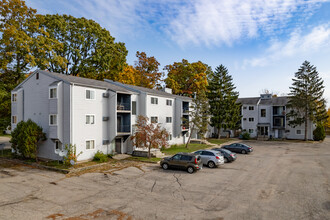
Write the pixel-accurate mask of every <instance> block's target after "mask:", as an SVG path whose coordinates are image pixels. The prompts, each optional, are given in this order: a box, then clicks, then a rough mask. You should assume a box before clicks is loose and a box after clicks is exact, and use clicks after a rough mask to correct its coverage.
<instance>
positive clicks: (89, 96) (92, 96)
mask: <svg viewBox="0 0 330 220" xmlns="http://www.w3.org/2000/svg"><path fill="white" fill-rule="evenodd" d="M86 99H95V91H93V90H90V89H86Z"/></svg>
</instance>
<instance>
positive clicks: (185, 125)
mask: <svg viewBox="0 0 330 220" xmlns="http://www.w3.org/2000/svg"><path fill="white" fill-rule="evenodd" d="M181 129H182V131H188V130H189V125H188V124H183V125H182V127H181Z"/></svg>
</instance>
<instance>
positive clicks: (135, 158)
mask: <svg viewBox="0 0 330 220" xmlns="http://www.w3.org/2000/svg"><path fill="white" fill-rule="evenodd" d="M126 160H134V161H140V162H153V163H156V162H158V161H160V160H161V158H157V157H151V158H150V159H149V158H148V157H129V158H127V159H126Z"/></svg>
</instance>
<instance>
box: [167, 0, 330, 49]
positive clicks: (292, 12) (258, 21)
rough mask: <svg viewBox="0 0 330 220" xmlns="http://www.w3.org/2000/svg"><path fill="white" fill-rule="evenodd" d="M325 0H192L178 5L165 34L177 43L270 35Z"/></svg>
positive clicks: (227, 41)
mask: <svg viewBox="0 0 330 220" xmlns="http://www.w3.org/2000/svg"><path fill="white" fill-rule="evenodd" d="M324 1H325V0H307V1H304V0H245V1H241V0H228V1H225V0H223V1H215V0H194V1H192V3H191V4H188V5H185V6H184V8H181V9H180V11H179V14H178V15H177V16H176V17H175V18H174V20H173V21H171V22H170V24H169V27H168V29H167V31H168V34H170V35H171V37H172V39H173V40H174V41H176V42H177V43H178V44H179V45H183V46H184V45H189V44H191V43H194V44H205V45H210V46H211V45H221V44H226V45H232V44H233V43H234V42H236V41H237V40H241V39H244V38H255V37H257V36H258V35H259V34H260V33H261V32H263V33H266V34H269V35H272V33H273V32H274V31H281V30H282V29H284V27H286V25H287V22H288V21H289V20H290V19H291V18H292V17H294V16H295V19H297V17H299V19H306V17H308V16H310V15H311V12H312V11H313V10H315V9H316V8H318V7H319V6H320V4H319V3H320V2H324Z"/></svg>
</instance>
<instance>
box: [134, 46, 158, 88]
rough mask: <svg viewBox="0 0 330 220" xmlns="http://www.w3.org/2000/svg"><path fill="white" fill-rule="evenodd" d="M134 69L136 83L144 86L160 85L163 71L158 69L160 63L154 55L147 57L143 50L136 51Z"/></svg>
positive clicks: (153, 86)
mask: <svg viewBox="0 0 330 220" xmlns="http://www.w3.org/2000/svg"><path fill="white" fill-rule="evenodd" d="M136 57H137V58H138V60H137V61H135V65H134V67H135V70H136V82H135V83H136V85H137V86H142V87H146V88H150V89H153V88H156V87H159V86H160V83H161V77H162V76H163V73H162V72H160V71H159V65H160V63H159V62H158V61H157V60H156V58H155V57H153V56H151V57H148V56H147V54H146V53H145V52H139V51H137V52H136Z"/></svg>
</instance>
